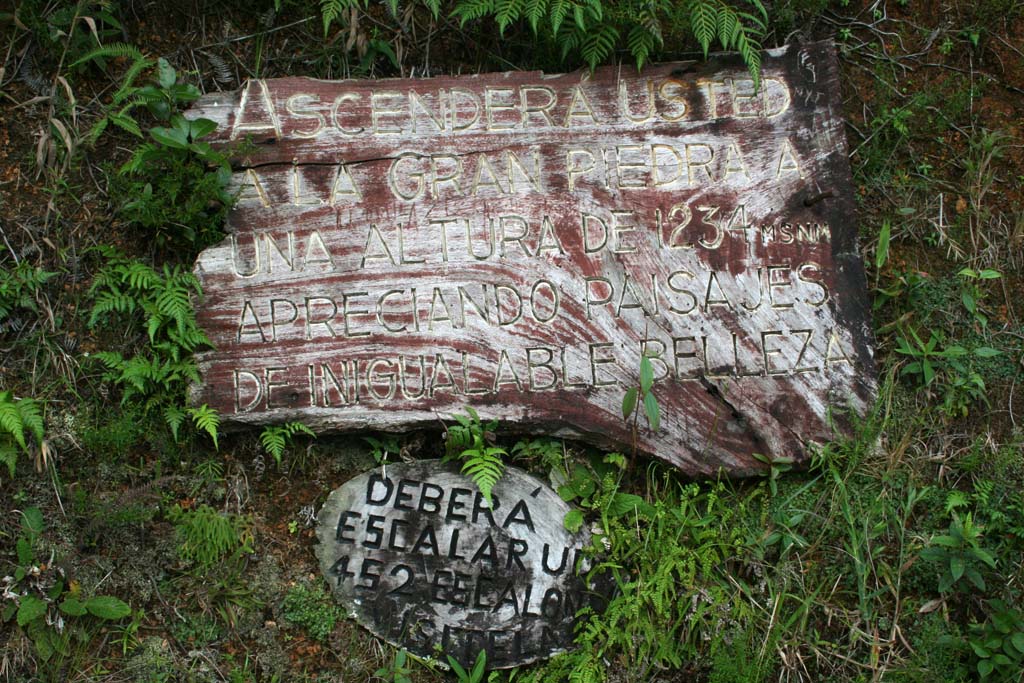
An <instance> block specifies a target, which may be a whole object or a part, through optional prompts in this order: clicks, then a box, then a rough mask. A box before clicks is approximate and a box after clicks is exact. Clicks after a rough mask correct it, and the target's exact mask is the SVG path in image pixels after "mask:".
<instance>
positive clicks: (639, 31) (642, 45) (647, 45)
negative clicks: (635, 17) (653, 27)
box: [626, 24, 656, 71]
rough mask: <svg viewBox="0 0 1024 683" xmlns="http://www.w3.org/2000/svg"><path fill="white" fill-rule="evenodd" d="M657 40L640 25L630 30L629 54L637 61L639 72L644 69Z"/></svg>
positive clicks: (627, 39) (627, 44) (627, 42)
mask: <svg viewBox="0 0 1024 683" xmlns="http://www.w3.org/2000/svg"><path fill="white" fill-rule="evenodd" d="M655 40H656V39H655V36H654V35H653V34H652V33H651V32H650V31H649V30H647V28H646V27H644V26H641V25H640V24H637V25H636V26H634V27H633V28H632V29H630V31H629V36H628V37H627V38H626V46H627V47H628V48H629V53H630V54H631V55H633V59H635V60H636V69H637V71H639V70H641V69H643V68H644V64H645V63H646V62H647V60H648V58H649V57H650V56H651V51H652V50H653V49H654V46H655Z"/></svg>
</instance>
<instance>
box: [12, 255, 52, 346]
mask: <svg viewBox="0 0 1024 683" xmlns="http://www.w3.org/2000/svg"><path fill="white" fill-rule="evenodd" d="M55 275H56V273H51V272H47V271H45V270H43V269H42V268H37V267H35V266H33V265H31V264H30V263H29V262H28V261H19V262H18V263H16V264H15V266H14V268H11V269H7V268H3V269H2V270H0V324H2V323H3V322H4V321H6V320H7V318H8V317H9V316H10V315H11V314H12V313H13V312H14V311H16V310H17V309H19V308H22V309H25V310H27V311H32V312H33V313H37V312H38V311H39V305H38V304H37V303H36V296H37V295H38V293H39V290H40V288H42V286H43V285H44V284H46V282H47V281H48V280H49V279H50V278H52V277H53V276H55ZM2 331H3V327H2V326H0V332H2Z"/></svg>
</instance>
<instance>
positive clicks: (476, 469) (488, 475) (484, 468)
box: [462, 447, 505, 503]
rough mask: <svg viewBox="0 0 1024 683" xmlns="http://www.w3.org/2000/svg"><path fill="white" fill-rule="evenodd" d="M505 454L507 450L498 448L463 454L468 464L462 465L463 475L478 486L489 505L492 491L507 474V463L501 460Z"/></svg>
mask: <svg viewBox="0 0 1024 683" xmlns="http://www.w3.org/2000/svg"><path fill="white" fill-rule="evenodd" d="M504 453H505V449H504V448H498V447H490V448H484V449H480V450H473V451H466V452H465V453H463V457H464V458H465V459H466V462H465V463H463V465H462V473H463V474H464V475H466V476H467V477H469V478H470V479H471V480H472V481H473V483H474V484H476V486H477V488H478V489H480V493H481V494H483V497H484V499H485V500H486V501H487V502H488V503H490V502H491V491H492V489H493V488H494V485H495V484H497V483H498V480H499V479H501V475H502V474H503V473H504V472H505V462H504V461H503V460H502V459H501V456H502V455H503V454H504Z"/></svg>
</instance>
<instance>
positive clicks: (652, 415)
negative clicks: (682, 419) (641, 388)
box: [644, 394, 661, 431]
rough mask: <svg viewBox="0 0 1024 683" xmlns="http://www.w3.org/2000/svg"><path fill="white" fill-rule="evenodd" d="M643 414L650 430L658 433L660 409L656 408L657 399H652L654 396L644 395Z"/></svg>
mask: <svg viewBox="0 0 1024 683" xmlns="http://www.w3.org/2000/svg"><path fill="white" fill-rule="evenodd" d="M644 412H645V413H646V414H647V422H648V423H649V424H650V425H651V429H652V430H653V431H658V429H659V427H661V409H660V408H658V399H656V398H654V394H644Z"/></svg>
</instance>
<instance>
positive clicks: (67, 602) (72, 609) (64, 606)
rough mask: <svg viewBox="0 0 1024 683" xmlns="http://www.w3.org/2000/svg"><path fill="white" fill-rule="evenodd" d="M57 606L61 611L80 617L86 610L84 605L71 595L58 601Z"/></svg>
mask: <svg viewBox="0 0 1024 683" xmlns="http://www.w3.org/2000/svg"><path fill="white" fill-rule="evenodd" d="M58 607H59V608H60V611H61V612H63V613H64V614H67V615H70V616H72V617H80V616H82V615H83V614H85V613H86V612H87V611H88V610H86V608H85V605H83V604H82V601H81V600H79V599H78V598H71V597H68V598H65V599H64V602H62V603H60V605H58Z"/></svg>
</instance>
